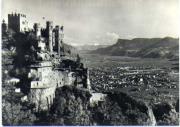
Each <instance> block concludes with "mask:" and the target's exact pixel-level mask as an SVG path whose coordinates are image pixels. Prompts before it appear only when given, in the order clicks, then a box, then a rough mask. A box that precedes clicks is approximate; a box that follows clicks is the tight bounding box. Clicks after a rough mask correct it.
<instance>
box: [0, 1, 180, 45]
mask: <svg viewBox="0 0 180 127" xmlns="http://www.w3.org/2000/svg"><path fill="white" fill-rule="evenodd" d="M178 2H179V0H2V17H3V18H4V19H5V20H6V21H7V14H9V13H12V12H13V13H14V12H16V13H23V14H26V15H27V18H28V20H29V27H32V26H33V23H35V22H39V23H41V25H42V27H44V26H45V22H46V20H50V21H53V24H54V25H63V26H64V33H65V43H69V44H71V45H98V44H103V45H107V44H114V43H116V41H117V39H118V38H121V39H132V38H155V37H166V36H170V37H176V38H177V37H178V35H179V31H178V30H179V29H178V28H179V3H178ZM43 17H45V19H43Z"/></svg>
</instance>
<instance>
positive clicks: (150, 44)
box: [89, 37, 179, 58]
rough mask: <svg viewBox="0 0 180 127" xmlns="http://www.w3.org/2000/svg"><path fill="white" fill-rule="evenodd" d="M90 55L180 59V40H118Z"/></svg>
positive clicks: (169, 38) (168, 38) (166, 38)
mask: <svg viewBox="0 0 180 127" xmlns="http://www.w3.org/2000/svg"><path fill="white" fill-rule="evenodd" d="M89 53H91V54H101V55H110V56H129V57H143V58H177V57H179V39H178V38H171V37H165V38H135V39H132V40H128V39H118V41H117V42H116V43H115V44H113V45H111V46H107V47H105V48H104V47H103V48H98V49H96V50H93V51H90V52H89Z"/></svg>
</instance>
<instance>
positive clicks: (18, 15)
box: [8, 13, 26, 18]
mask: <svg viewBox="0 0 180 127" xmlns="http://www.w3.org/2000/svg"><path fill="white" fill-rule="evenodd" d="M8 17H24V18H26V15H25V14H20V13H18V14H17V13H14V14H13V13H12V14H8Z"/></svg>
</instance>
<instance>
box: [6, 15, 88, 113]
mask: <svg viewBox="0 0 180 127" xmlns="http://www.w3.org/2000/svg"><path fill="white" fill-rule="evenodd" d="M4 24H5V23H4V22H3V25H4ZM27 24H28V23H27V21H26V16H25V15H22V14H9V15H8V30H10V29H11V30H13V31H14V32H16V33H26V34H27V35H28V37H29V36H30V35H31V36H30V37H31V38H32V37H33V42H32V43H31V44H30V47H31V48H32V47H33V48H32V49H33V50H32V51H31V52H33V53H34V54H33V55H34V56H35V58H34V59H32V58H31V56H32V54H24V57H22V56H17V57H20V58H19V59H20V60H22V59H23V58H29V59H30V62H29V63H28V64H25V65H24V66H25V69H26V73H25V74H24V76H23V77H24V78H25V79H20V81H19V82H18V83H19V84H23V87H24V85H25V86H26V88H28V90H27V89H25V90H24V88H20V89H21V91H25V92H24V93H26V98H27V99H26V101H30V102H32V103H34V104H35V107H36V109H37V110H46V109H49V108H50V106H51V104H52V103H53V100H54V96H55V90H56V89H57V88H58V87H62V86H64V85H74V86H76V87H80V88H82V89H87V90H90V82H89V73H88V68H85V67H84V65H83V63H81V62H80V60H79V56H77V58H76V60H74V59H71V58H70V57H67V56H66V55H65V51H64V49H63V48H64V47H63V43H64V42H63V41H64V32H63V30H64V28H63V26H61V27H60V26H58V25H57V26H55V27H54V26H53V22H52V21H47V22H46V28H41V26H40V23H35V24H34V26H33V30H31V31H30V30H29V29H28V26H27ZM3 31H5V30H4V29H3ZM18 48H19V49H22V48H23V47H18V46H17V47H16V49H17V51H18ZM17 54H18V53H17ZM19 54H22V52H20V53H19ZM19 63H20V62H19ZM19 68H21V67H19ZM27 91H28V92H27Z"/></svg>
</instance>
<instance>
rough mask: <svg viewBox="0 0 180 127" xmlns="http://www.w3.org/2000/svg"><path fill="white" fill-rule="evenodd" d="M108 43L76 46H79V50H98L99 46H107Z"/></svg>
mask: <svg viewBox="0 0 180 127" xmlns="http://www.w3.org/2000/svg"><path fill="white" fill-rule="evenodd" d="M107 46H108V45H78V46H75V47H76V48H77V50H79V51H84V50H85V51H92V50H97V49H99V48H105V47H107Z"/></svg>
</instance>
